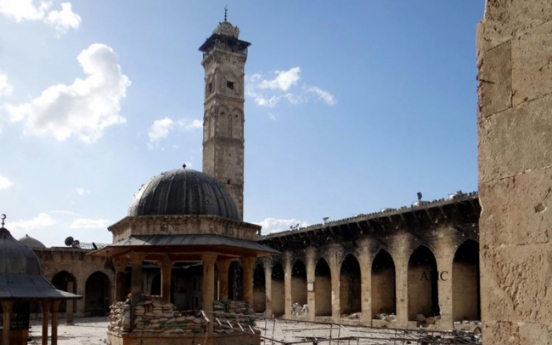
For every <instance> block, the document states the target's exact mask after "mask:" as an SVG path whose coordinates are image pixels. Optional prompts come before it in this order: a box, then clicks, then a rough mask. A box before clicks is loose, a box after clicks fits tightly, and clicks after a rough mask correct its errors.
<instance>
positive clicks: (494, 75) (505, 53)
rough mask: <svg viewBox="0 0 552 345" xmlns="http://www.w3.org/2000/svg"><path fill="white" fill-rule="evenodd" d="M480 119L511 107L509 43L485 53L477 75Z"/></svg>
mask: <svg viewBox="0 0 552 345" xmlns="http://www.w3.org/2000/svg"><path fill="white" fill-rule="evenodd" d="M477 80H478V81H479V85H480V86H479V89H478V96H479V109H480V114H481V117H482V118H484V117H487V116H491V115H493V114H496V113H498V112H500V111H502V110H504V109H508V108H510V107H511V104H512V103H511V97H512V96H511V95H512V61H511V45H510V42H506V43H503V44H501V45H499V46H497V47H495V48H493V49H491V50H489V51H487V52H486V54H485V58H484V59H483V60H482V61H481V62H480V64H479V69H478V73H477Z"/></svg>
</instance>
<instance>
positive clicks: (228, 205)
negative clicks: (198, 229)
mask: <svg viewBox="0 0 552 345" xmlns="http://www.w3.org/2000/svg"><path fill="white" fill-rule="evenodd" d="M128 215H129V216H131V217H134V216H161V215H163V216H165V215H212V216H219V217H223V218H228V219H233V220H237V221H239V220H240V217H239V215H238V209H237V208H236V205H235V204H234V201H233V200H232V197H231V196H230V194H228V191H227V190H226V189H225V188H224V186H222V185H221V184H220V183H219V182H218V181H217V180H216V179H215V178H213V177H211V176H209V175H207V174H205V173H202V172H199V171H196V170H192V169H175V170H171V171H168V172H164V173H162V174H160V175H157V176H155V177H154V178H152V179H151V180H150V181H149V182H147V183H146V184H144V185H143V186H142V187H141V188H140V190H139V191H138V193H136V195H135V196H134V199H133V201H132V204H131V205H130V208H129V210H128Z"/></svg>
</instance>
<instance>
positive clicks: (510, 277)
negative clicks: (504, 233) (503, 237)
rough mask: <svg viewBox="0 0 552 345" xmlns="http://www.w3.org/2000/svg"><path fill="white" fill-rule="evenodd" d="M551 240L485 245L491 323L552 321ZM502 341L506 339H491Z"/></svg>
mask: <svg viewBox="0 0 552 345" xmlns="http://www.w3.org/2000/svg"><path fill="white" fill-rule="evenodd" d="M551 250H552V246H551V245H550V244H548V243H547V244H538V245H526V246H501V247H495V248H489V247H488V246H487V245H484V244H483V245H482V247H481V253H480V258H481V277H482V278H481V310H482V312H483V314H482V319H483V320H484V321H485V322H486V323H488V322H493V321H508V322H514V323H520V322H533V323H542V324H548V325H550V324H551V320H552V296H551V294H550V291H548V290H549V289H550V280H551V279H550V277H552V274H551V273H552V260H551V255H550V251H551ZM485 341H486V343H487V344H501V343H504V342H492V341H491V342H487V340H485Z"/></svg>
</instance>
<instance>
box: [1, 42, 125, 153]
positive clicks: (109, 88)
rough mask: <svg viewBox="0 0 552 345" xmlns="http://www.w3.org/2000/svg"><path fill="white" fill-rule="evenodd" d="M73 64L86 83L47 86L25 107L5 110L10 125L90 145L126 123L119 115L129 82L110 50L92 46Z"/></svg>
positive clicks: (101, 45)
mask: <svg viewBox="0 0 552 345" xmlns="http://www.w3.org/2000/svg"><path fill="white" fill-rule="evenodd" d="M77 60H78V61H79V63H80V65H81V67H82V69H83V71H84V73H86V74H88V77H87V78H86V79H80V78H77V79H75V81H74V82H73V84H71V85H63V84H58V85H53V86H50V87H49V88H47V89H46V90H44V91H43V92H42V94H41V95H40V96H39V97H37V98H35V99H33V100H32V101H31V102H29V103H24V104H20V105H18V106H11V105H8V106H6V109H7V110H8V114H9V115H10V119H11V121H12V122H15V121H22V122H23V123H24V133H25V134H32V135H38V136H53V137H54V138H55V139H56V140H58V141H65V140H67V139H68V138H70V137H71V136H75V137H77V138H78V139H80V140H82V141H84V142H94V141H96V140H98V139H99V138H100V137H101V136H102V135H103V131H104V130H105V129H106V128H107V127H110V126H113V125H117V124H121V123H124V122H125V121H126V119H125V118H124V117H123V116H121V115H120V113H119V112H120V109H121V106H120V102H121V100H122V99H123V98H124V97H125V96H126V89H127V87H129V86H130V80H129V79H128V77H127V76H126V75H123V74H122V73H121V66H120V65H119V64H118V63H117V62H118V61H117V56H116V54H115V52H114V51H113V49H112V48H110V47H108V46H106V45H104V44H92V45H91V46H90V47H88V48H87V49H85V50H83V51H82V52H81V53H80V54H79V56H78V57H77Z"/></svg>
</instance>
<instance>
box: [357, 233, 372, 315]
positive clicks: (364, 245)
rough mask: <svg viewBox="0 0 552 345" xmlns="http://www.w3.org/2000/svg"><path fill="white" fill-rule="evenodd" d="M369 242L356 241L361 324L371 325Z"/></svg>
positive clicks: (366, 240)
mask: <svg viewBox="0 0 552 345" xmlns="http://www.w3.org/2000/svg"><path fill="white" fill-rule="evenodd" d="M371 247H372V246H371V243H370V240H369V239H362V240H360V241H359V242H358V250H359V255H358V260H359V265H360V279H361V282H360V291H361V294H362V296H361V300H360V303H361V309H362V313H361V317H360V320H361V322H362V324H363V325H366V326H371V325H372V260H373V258H374V254H373V253H371V252H370V248H371Z"/></svg>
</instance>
